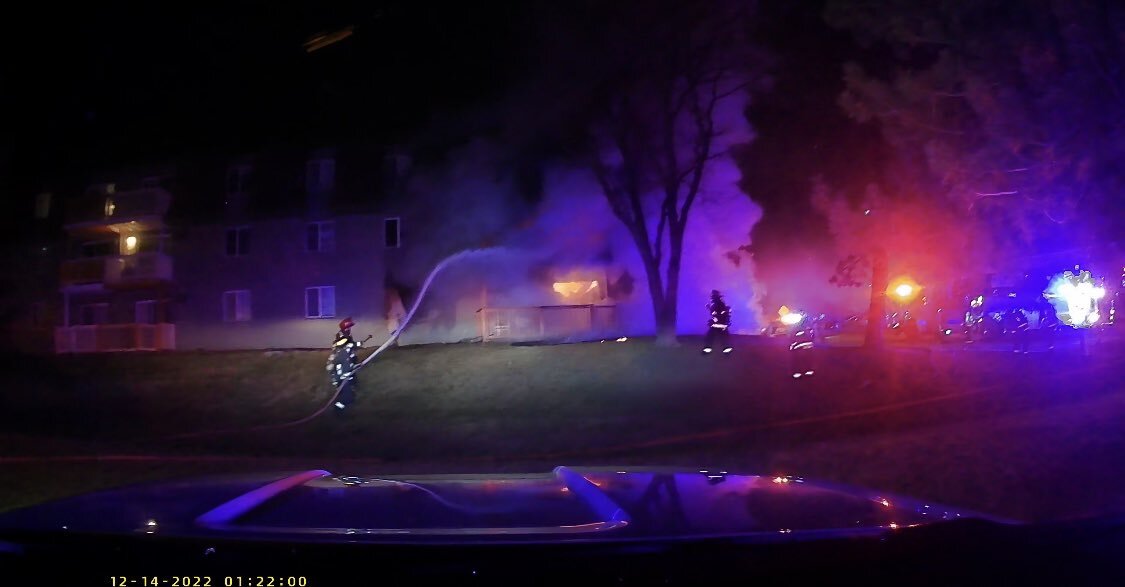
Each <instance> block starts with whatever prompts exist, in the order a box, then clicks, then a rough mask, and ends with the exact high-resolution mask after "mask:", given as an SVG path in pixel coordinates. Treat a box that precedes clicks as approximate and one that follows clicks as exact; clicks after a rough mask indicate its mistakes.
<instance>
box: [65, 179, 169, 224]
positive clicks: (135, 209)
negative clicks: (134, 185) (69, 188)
mask: <svg viewBox="0 0 1125 587" xmlns="http://www.w3.org/2000/svg"><path fill="white" fill-rule="evenodd" d="M171 202H172V195H171V194H169V193H168V192H167V191H166V190H164V189H161V188H143V189H138V190H129V191H122V192H117V193H115V194H106V195H98V196H87V197H83V198H82V199H79V200H75V201H72V202H69V203H68V205H67V213H66V223H67V225H75V224H117V223H120V222H128V221H130V220H136V219H140V218H147V217H163V216H164V215H165V214H166V213H167V212H168V206H169V204H171Z"/></svg>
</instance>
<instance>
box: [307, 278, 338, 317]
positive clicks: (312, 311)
mask: <svg viewBox="0 0 1125 587" xmlns="http://www.w3.org/2000/svg"><path fill="white" fill-rule="evenodd" d="M335 315H336V286H334V285H326V286H318V287H306V288H305V318H332V317H334V316H335Z"/></svg>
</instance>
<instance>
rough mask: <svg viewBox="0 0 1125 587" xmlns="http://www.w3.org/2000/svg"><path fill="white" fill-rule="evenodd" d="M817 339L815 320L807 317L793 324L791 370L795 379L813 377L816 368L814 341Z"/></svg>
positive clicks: (790, 349)
mask: <svg viewBox="0 0 1125 587" xmlns="http://www.w3.org/2000/svg"><path fill="white" fill-rule="evenodd" d="M815 341H816V330H815V327H814V325H813V321H812V320H809V319H808V318H807V317H806V318H805V319H804V320H802V321H800V322H798V323H797V324H796V325H794V326H793V337H792V340H791V341H790V343H789V372H790V373H792V374H793V379H800V378H802V377H812V376H813V373H815V372H816V369H815V368H814V367H813V353H812V350H813V343H814V342H815Z"/></svg>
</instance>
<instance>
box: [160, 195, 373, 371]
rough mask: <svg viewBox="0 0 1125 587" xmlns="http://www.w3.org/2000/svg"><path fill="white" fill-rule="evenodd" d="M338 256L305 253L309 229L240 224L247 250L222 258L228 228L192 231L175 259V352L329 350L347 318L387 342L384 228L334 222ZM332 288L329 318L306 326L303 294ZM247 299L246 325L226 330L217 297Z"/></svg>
mask: <svg viewBox="0 0 1125 587" xmlns="http://www.w3.org/2000/svg"><path fill="white" fill-rule="evenodd" d="M335 223H336V226H335V236H336V238H335V240H336V246H335V250H334V251H332V252H315V251H308V250H306V227H307V224H308V223H307V222H306V221H304V220H301V219H282V220H269V221H260V222H251V223H245V224H243V225H244V226H249V227H250V246H249V250H248V253H247V254H246V255H242V256H236V257H232V256H228V255H227V254H226V229H227V226H225V225H207V226H198V227H194V228H192V229H190V230H189V232H188V235H187V237H186V239H185V246H182V247H177V251H182V252H181V253H177V255H176V267H177V271H178V273H177V282H178V283H179V290H180V295H179V300H178V302H179V303H178V312H177V317H178V319H177V323H176V338H177V347H178V348H179V349H185V350H192V349H209V350H212V349H213V350H225V349H258V348H320V347H326V346H328V344H329V343H330V342H331V340H332V335H333V334H334V333H335V331H336V324H337V322H339V320H341V319H342V318H343V317H345V316H351V317H352V318H353V319H355V320H356V321H357V322H358V323H359V325H358V326H357V328H356V334H358V335H360V336H361V337H362V336H366V335H367V334H368V333H370V334H374V335H375V338H374V339H373V340H374V341H375V342H377V343H381V342H383V341H385V340H386V338H387V329H386V324H385V316H384V309H383V308H384V294H383V262H382V249H383V243H382V220H381V218H379V217H377V216H374V215H353V216H340V217H336V218H335ZM316 286H334V287H335V288H336V312H335V314H336V315H335V316H334V317H332V318H305V288H308V287H316ZM230 290H248V291H249V292H250V300H251V301H250V307H251V318H250V320H248V321H245V322H224V321H223V310H222V295H223V292H225V291H230Z"/></svg>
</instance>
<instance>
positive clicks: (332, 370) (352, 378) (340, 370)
mask: <svg viewBox="0 0 1125 587" xmlns="http://www.w3.org/2000/svg"><path fill="white" fill-rule="evenodd" d="M353 326H355V320H352V319H351V317H350V316H349V317H347V318H344V319H343V320H341V321H340V331H339V332H337V333H336V339H335V340H333V341H332V352H331V353H329V355H328V366H327V367H326V368H327V370H328V375H329V377H331V378H332V385H333V386H335V387H336V389H338V390H339V393H338V394H337V396H336V403H335V406H336V409H337V410H343V409H344V408H346V407H348V406H349V405H351V404H352V402H353V401H355V387H356V385H357V384H358V381H356V375H355V373H354V371H355V368H356V364H357V361H356V354H355V351H356V349H358V348H359V347H360V346H362V345H363V343H362V342H359V341H357V340H356V339H354V338H352V327H353Z"/></svg>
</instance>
